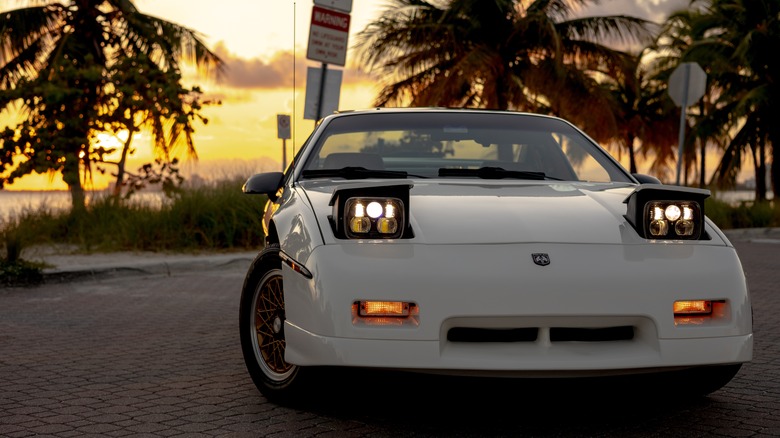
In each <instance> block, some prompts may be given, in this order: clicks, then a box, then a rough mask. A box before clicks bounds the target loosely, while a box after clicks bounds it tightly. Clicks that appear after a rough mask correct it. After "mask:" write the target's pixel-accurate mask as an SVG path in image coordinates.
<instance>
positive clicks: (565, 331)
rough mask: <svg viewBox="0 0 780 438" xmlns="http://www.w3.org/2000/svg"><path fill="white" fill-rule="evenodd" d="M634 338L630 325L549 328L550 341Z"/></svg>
mask: <svg viewBox="0 0 780 438" xmlns="http://www.w3.org/2000/svg"><path fill="white" fill-rule="evenodd" d="M632 339H634V327H632V326H630V325H624V326H618V327H603V328H571V327H552V328H550V342H609V341H630V340H632Z"/></svg>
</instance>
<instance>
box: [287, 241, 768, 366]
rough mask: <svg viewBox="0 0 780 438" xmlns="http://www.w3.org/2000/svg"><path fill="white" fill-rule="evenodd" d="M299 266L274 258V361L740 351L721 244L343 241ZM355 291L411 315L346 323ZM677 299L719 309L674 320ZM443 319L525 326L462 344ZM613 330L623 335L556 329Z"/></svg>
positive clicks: (743, 356) (739, 325) (741, 333)
mask: <svg viewBox="0 0 780 438" xmlns="http://www.w3.org/2000/svg"><path fill="white" fill-rule="evenodd" d="M535 253H545V254H548V255H549V257H550V260H551V263H550V265H549V266H538V265H535V264H534V262H533V259H532V256H531V255H532V254H535ZM306 265H307V267H308V268H309V270H311V272H312V274H313V278H312V279H307V278H305V277H303V276H301V275H299V274H297V273H294V272H293V271H292V270H290V269H288V268H287V267H285V268H284V269H285V270H284V275H285V302H286V311H287V321H286V323H285V335H286V340H287V350H286V360H287V361H288V362H290V363H294V364H298V365H304V366H309V365H328V366H361V367H382V368H398V369H417V370H430V371H443V372H458V373H474V372H480V371H485V372H491V373H495V374H527V375H539V374H542V375H544V374H549V375H589V374H612V373H614V374H618V373H623V372H631V370H634V371H638V370H652V369H666V368H677V367H691V366H699V365H711V364H731V363H742V362H747V361H750V360H751V358H752V345H753V338H752V324H751V312H750V301H749V297H748V291H747V286H746V284H745V278H744V273H743V272H742V268H741V265H740V263H739V259H738V258H737V255H736V252H735V251H734V249H733V248H730V247H726V246H718V245H710V244H688V243H656V244H640V245H582V244H578V245H569V244H544V243H534V244H505V245H421V244H407V243H402V244H398V243H395V242H394V243H389V242H376V243H371V242H362V243H357V242H349V243H346V244H343V245H326V246H321V247H318V248H316V249H315V250H314V251H313V252H312V254H311V256H310V257H309V258H308V260H307V262H306ZM365 299H376V300H399V301H411V302H414V303H416V304H417V305H418V307H419V310H420V312H419V324H416V325H405V326H365V325H355V324H353V322H352V314H351V305H352V303H354V302H355V301H357V300H365ZM685 299H711V300H721V301H723V303H724V311H723V312H722V314H721V315H720V316H719V317H718V318H712V319H706V320H701V321H697V323H695V324H680V323H679V321H678V324H675V319H674V315H673V314H672V303H673V302H674V301H675V300H685ZM453 328H458V329H460V328H465V329H477V330H516V329H520V330H526V329H530V330H533V331H534V333H535V336H534V337H533V339H527V340H521V341H516V342H492V341H490V342H480V341H476V342H474V341H467V342H462V341H460V340H452V339H451V337H450V336H449V334H450V333H451V329H453ZM612 328H617V329H620V330H622V329H626V328H630V331H631V336H630V338H626V337H620V338H616V339H599V340H595V341H594V340H587V341H582V340H577V339H574V340H572V339H570V338H565V337H564V338H563V339H561V338H560V337H559V336H556V335H555V334H556V333H558V332H560V331H561V330H564V331H565V330H575V331H576V330H586V331H587V330H590V329H598V330H602V329H606V330H611V329H612Z"/></svg>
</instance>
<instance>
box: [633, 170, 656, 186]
mask: <svg viewBox="0 0 780 438" xmlns="http://www.w3.org/2000/svg"><path fill="white" fill-rule="evenodd" d="M631 176H633V177H634V178H636V180H637V181H639V184H661V180H660V179H658V178H656V177H654V176H650V175H644V174H641V173H632V174H631Z"/></svg>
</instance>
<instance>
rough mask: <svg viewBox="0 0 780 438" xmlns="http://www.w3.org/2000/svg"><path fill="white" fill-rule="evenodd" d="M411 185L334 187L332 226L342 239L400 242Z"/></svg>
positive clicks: (405, 226) (405, 229)
mask: <svg viewBox="0 0 780 438" xmlns="http://www.w3.org/2000/svg"><path fill="white" fill-rule="evenodd" d="M410 188H411V185H409V184H403V185H390V186H388V185H381V186H374V185H368V186H360V187H354V186H350V187H347V188H337V189H336V191H335V192H334V193H333V197H332V198H331V201H330V204H331V205H332V206H333V215H332V216H331V225H332V226H333V229H334V233H335V235H336V237H338V238H341V239H344V238H346V239H401V238H408V237H411V230H410V229H409V226H408V220H407V218H408V214H409V189H410Z"/></svg>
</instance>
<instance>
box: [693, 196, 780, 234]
mask: <svg viewBox="0 0 780 438" xmlns="http://www.w3.org/2000/svg"><path fill="white" fill-rule="evenodd" d="M704 209H705V213H706V214H707V217H709V218H710V219H712V221H713V222H715V224H716V225H717V226H718V227H720V228H722V229H731V228H767V227H780V204H778V203H776V202H774V201H767V202H741V203H739V204H738V205H736V206H734V205H730V204H729V203H727V202H723V201H719V200H717V199H713V198H708V199H707V200H706V201H705V204H704Z"/></svg>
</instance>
